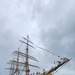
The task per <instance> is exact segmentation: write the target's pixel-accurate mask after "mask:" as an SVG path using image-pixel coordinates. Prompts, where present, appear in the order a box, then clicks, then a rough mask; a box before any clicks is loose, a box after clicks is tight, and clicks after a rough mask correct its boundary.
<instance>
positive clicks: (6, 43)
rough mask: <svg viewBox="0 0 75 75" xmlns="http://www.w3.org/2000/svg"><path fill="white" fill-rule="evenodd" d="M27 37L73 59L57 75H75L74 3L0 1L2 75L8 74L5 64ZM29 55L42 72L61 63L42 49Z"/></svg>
mask: <svg viewBox="0 0 75 75" xmlns="http://www.w3.org/2000/svg"><path fill="white" fill-rule="evenodd" d="M27 35H29V36H30V39H31V40H32V41H33V42H34V43H35V44H37V45H39V46H40V45H41V46H42V47H44V48H46V49H48V50H50V51H52V52H54V53H55V54H57V55H60V56H62V57H67V58H72V60H71V61H70V62H69V63H68V64H67V65H65V66H64V67H63V68H62V69H61V70H60V71H58V72H57V73H56V75H75V71H74V70H75V65H74V63H75V58H74V57H75V0H0V75H8V72H7V71H6V70H5V68H6V67H8V66H7V65H6V63H7V62H8V61H9V60H10V59H11V58H12V55H11V54H12V52H13V51H14V50H16V49H17V48H18V47H19V46H20V44H21V43H20V42H19V40H20V39H22V38H21V37H26V36H27ZM30 52H31V54H33V55H36V57H37V58H38V59H39V64H37V65H39V66H40V67H42V68H41V69H43V68H45V69H46V70H48V69H50V68H51V66H53V61H54V60H58V58H57V57H55V56H53V55H51V54H50V53H47V52H45V51H42V50H34V51H33V50H32V51H30ZM39 54H40V56H39ZM52 58H53V60H52ZM41 69H40V70H41ZM36 70H37V69H36ZM38 71H39V70H38Z"/></svg>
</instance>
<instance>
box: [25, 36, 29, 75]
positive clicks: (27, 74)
mask: <svg viewBox="0 0 75 75" xmlns="http://www.w3.org/2000/svg"><path fill="white" fill-rule="evenodd" d="M28 39H29V36H28V35H27V48H26V62H25V66H26V75H29V72H30V70H29V65H28V64H29V62H28Z"/></svg>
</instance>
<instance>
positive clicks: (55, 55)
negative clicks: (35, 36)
mask: <svg viewBox="0 0 75 75" xmlns="http://www.w3.org/2000/svg"><path fill="white" fill-rule="evenodd" d="M29 39H30V38H29ZM28 41H29V40H28ZM29 42H30V43H31V44H33V45H34V46H35V47H37V48H39V49H41V50H44V51H47V52H49V53H51V54H52V55H54V56H56V57H58V58H62V57H61V56H60V55H56V54H55V53H53V52H52V51H50V50H47V49H44V48H42V47H39V46H38V45H36V44H34V43H33V42H32V41H29Z"/></svg>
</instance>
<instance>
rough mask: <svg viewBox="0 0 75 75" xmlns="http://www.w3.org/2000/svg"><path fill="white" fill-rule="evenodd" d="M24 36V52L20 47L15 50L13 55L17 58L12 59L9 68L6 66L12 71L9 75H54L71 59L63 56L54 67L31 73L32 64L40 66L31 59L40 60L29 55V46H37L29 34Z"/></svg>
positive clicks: (34, 66) (35, 66)
mask: <svg viewBox="0 0 75 75" xmlns="http://www.w3.org/2000/svg"><path fill="white" fill-rule="evenodd" d="M22 38H23V40H24V41H22V40H20V42H22V43H24V44H26V47H25V48H26V49H25V52H22V51H21V50H20V48H18V50H16V51H14V52H13V55H15V57H16V59H13V60H10V61H9V62H8V63H7V64H10V65H11V66H10V67H9V68H6V69H7V70H9V71H10V74H9V75H53V73H54V72H55V71H57V70H58V69H59V68H61V67H62V66H63V65H64V64H66V63H68V62H69V61H70V60H71V59H68V58H61V59H60V61H57V64H56V65H55V66H54V67H52V68H50V69H49V70H48V71H46V70H45V68H44V69H43V72H42V73H41V72H35V73H32V74H31V69H30V66H31V67H33V68H38V69H39V68H40V66H37V65H34V64H30V63H29V61H30V60H33V61H36V62H38V60H37V59H36V58H35V57H33V56H31V55H29V47H31V48H33V49H35V47H34V46H33V44H34V43H33V42H32V41H30V40H29V36H28V35H27V37H26V38H25V37H22ZM34 45H35V44H34ZM35 46H36V47H38V48H40V49H42V50H45V51H47V52H50V51H49V50H46V49H43V48H41V47H39V46H37V45H35ZM51 53H52V52H51ZM58 57H59V56H58ZM21 59H24V61H21ZM42 59H43V58H42Z"/></svg>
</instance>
